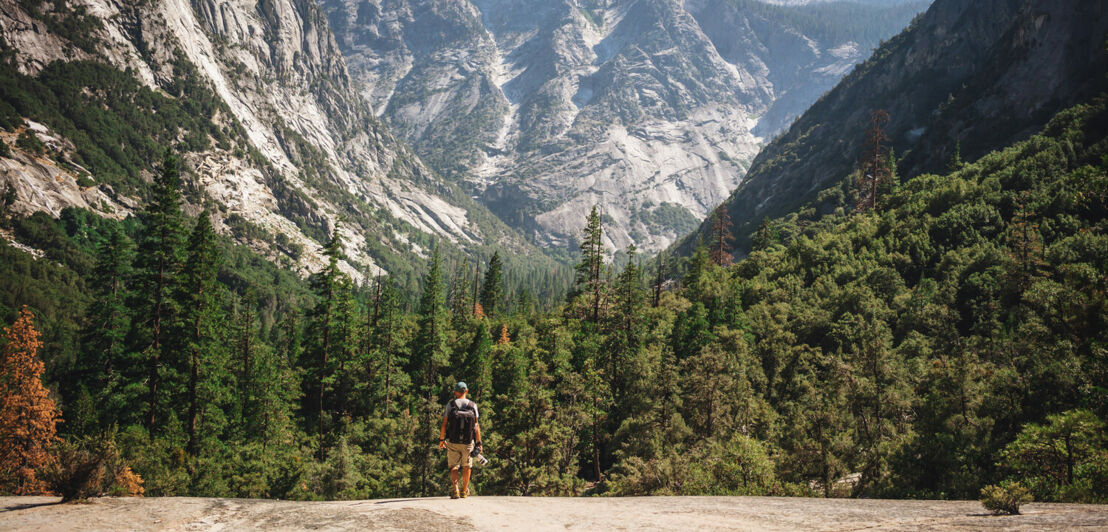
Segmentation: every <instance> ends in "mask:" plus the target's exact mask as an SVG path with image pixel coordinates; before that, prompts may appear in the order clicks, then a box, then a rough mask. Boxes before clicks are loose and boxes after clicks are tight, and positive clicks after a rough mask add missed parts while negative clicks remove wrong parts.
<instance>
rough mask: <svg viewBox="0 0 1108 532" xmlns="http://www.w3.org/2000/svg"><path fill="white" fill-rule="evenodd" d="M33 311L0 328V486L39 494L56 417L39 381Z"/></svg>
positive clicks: (43, 486)
mask: <svg viewBox="0 0 1108 532" xmlns="http://www.w3.org/2000/svg"><path fill="white" fill-rule="evenodd" d="M39 336H40V335H39V332H38V331H36V330H35V325H34V316H33V315H32V314H31V311H29V310H27V307H23V309H22V310H20V311H19V317H18V318H17V319H16V320H15V323H14V324H12V326H11V327H5V329H4V346H3V351H0V491H6V492H11V493H15V494H16V495H38V494H41V493H43V492H45V491H46V489H47V486H46V484H45V482H44V481H43V479H41V478H39V476H37V475H38V473H39V472H40V471H41V469H42V468H43V467H45V466H46V465H48V464H49V463H50V462H51V461H52V457H51V455H50V453H49V450H50V447H51V446H52V445H53V444H54V442H55V441H57V435H56V434H57V423H58V421H60V419H61V415H60V414H59V412H58V409H57V407H56V406H55V404H54V400H53V399H50V397H49V393H50V392H49V390H47V389H46V387H45V386H43V384H42V373H43V372H44V371H45V369H46V368H45V365H44V364H43V363H42V361H41V360H39V358H38V350H39V348H40V347H42V342H41V341H40V340H39Z"/></svg>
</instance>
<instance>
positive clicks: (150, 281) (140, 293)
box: [131, 150, 184, 429]
mask: <svg viewBox="0 0 1108 532" xmlns="http://www.w3.org/2000/svg"><path fill="white" fill-rule="evenodd" d="M178 165H179V161H178V159H177V156H176V155H174V154H173V153H172V152H170V151H168V150H167V151H166V154H165V159H164V160H163V162H162V172H161V174H159V175H158V177H157V178H155V179H154V193H153V198H152V199H151V201H150V204H149V205H147V207H146V210H145V211H143V213H142V220H143V224H144V231H143V234H142V238H141V240H140V244H139V248H138V254H137V256H136V257H135V270H136V271H135V285H136V286H135V291H134V297H135V301H134V304H132V306H131V308H132V309H133V310H134V314H133V318H132V324H131V325H132V337H133V339H134V342H133V344H132V345H133V349H134V351H135V352H136V353H140V356H141V360H142V361H143V362H144V364H143V365H145V367H146V388H147V390H146V393H147V413H146V416H145V419H144V422H145V424H146V426H147V427H148V428H151V429H152V428H153V427H154V426H155V424H156V423H157V422H158V420H159V418H160V414H161V410H160V405H159V399H160V394H161V393H162V390H160V389H159V386H160V385H161V382H162V373H163V368H162V364H163V361H162V349H163V347H164V343H165V339H166V333H167V329H168V326H169V325H170V324H171V323H172V319H173V316H174V314H175V310H176V309H175V305H174V301H173V290H174V287H175V286H176V283H177V277H178V274H179V273H180V270H181V255H182V244H183V242H184V229H183V227H182V215H181V192H180V190H179V189H180V186H181V183H180V180H181V175H180V170H179V168H178ZM139 380H141V378H140V379H139Z"/></svg>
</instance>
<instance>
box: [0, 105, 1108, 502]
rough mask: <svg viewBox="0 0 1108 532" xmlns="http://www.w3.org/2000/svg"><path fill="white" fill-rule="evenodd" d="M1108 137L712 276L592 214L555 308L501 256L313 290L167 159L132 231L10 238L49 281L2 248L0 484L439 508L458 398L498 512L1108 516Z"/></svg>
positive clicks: (886, 209) (1040, 156)
mask: <svg viewBox="0 0 1108 532" xmlns="http://www.w3.org/2000/svg"><path fill="white" fill-rule="evenodd" d="M1105 131H1108V102H1106V101H1105V100H1104V99H1099V100H1096V101H1094V102H1092V103H1090V104H1086V105H1080V106H1077V107H1074V108H1071V109H1068V110H1066V111H1064V112H1062V113H1060V114H1058V115H1057V116H1056V117H1055V118H1054V119H1053V120H1052V121H1051V122H1050V123H1049V125H1048V126H1047V127H1046V128H1045V129H1043V130H1042V131H1041V132H1040V133H1039V134H1037V135H1035V136H1033V137H1031V138H1030V139H1029V140H1027V141H1024V142H1020V143H1018V144H1016V145H1014V146H1011V147H1008V148H1006V149H1003V150H999V151H996V152H993V153H990V154H988V155H986V156H984V157H982V158H980V159H979V160H977V161H972V162H969V161H962V160H960V158H958V159H956V160H952V161H951V163H950V167H949V169H948V171H947V172H946V173H945V174H944V175H922V176H919V177H916V178H914V179H911V180H908V181H906V182H900V179H899V178H898V176H897V175H896V161H895V159H892V158H889V157H881V158H879V159H880V160H879V161H875V164H878V165H882V169H881V170H880V171H878V170H874V171H872V172H871V173H870V174H868V175H869V177H870V178H871V179H869V180H866V179H863V178H861V177H857V176H855V177H849V176H848V177H844V179H843V181H842V184H841V185H840V186H838V187H836V188H833V189H831V190H829V191H828V192H827V193H826V195H827V196H828V197H830V198H831V201H834V202H836V203H837V204H838V205H839V207H838V208H837V209H836V210H835V211H834V212H833V213H830V214H827V215H821V216H816V215H815V213H813V212H811V211H803V210H802V211H800V212H797V213H793V214H791V215H789V216H786V217H783V218H778V219H767V220H764V221H763V222H762V224H761V227H760V228H759V229H758V231H757V232H756V233H755V234H754V235H753V242H754V245H753V249H752V250H751V251H750V253H749V254H748V255H746V256H745V257H744V258H742V259H741V260H738V261H736V262H734V263H731V262H730V260H729V259H730V254H729V253H726V250H727V249H729V246H730V241H731V240H732V238H731V236H730V234H729V232H728V220H727V218H726V213H725V212H721V213H717V214H716V215H715V218H714V220H713V223H712V231H713V236H712V239H711V240H710V241H702V243H701V245H700V246H699V248H698V249H697V250H696V252H695V254H693V255H692V256H691V257H689V258H688V259H685V260H680V261H679V260H675V259H672V258H670V257H668V256H667V255H666V254H660V255H657V256H655V257H653V258H647V257H644V256H640V255H638V254H636V253H635V252H634V250H633V249H632V250H631V251H630V252H629V254H628V258H627V260H626V261H625V264H624V265H623V266H622V267H618V268H617V267H615V266H613V264H612V263H611V262H610V261H608V260H606V258H605V257H606V254H605V252H606V250H605V249H604V243H603V242H604V241H603V239H602V238H601V237H602V235H603V232H604V223H603V216H602V213H601V212H600V211H599V210H598V209H597V208H594V209H593V210H592V212H591V213H590V214H588V219H587V224H586V230H585V232H584V234H583V235H582V236H581V240H580V242H581V244H580V254H579V262H578V265H577V268H576V277H575V284H574V285H573V288H572V290H571V291H570V292H569V293H567V294H565V295H564V296H563V297H559V298H556V299H549V300H545V301H542V300H536V299H535V298H533V297H531V296H529V295H528V294H529V293H530V290H529V289H528V287H526V286H517V287H511V288H509V287H508V286H506V284H505V281H504V277H505V272H504V271H502V268H503V266H502V264H503V263H502V261H501V260H500V257H499V256H498V254H493V255H492V256H491V257H489V258H488V260H487V262H484V263H483V264H477V265H476V267H474V265H473V264H470V263H462V262H457V261H455V262H448V261H445V260H443V258H442V256H443V255H444V253H443V249H442V247H443V246H444V245H445V244H441V243H440V244H438V245H437V246H436V247H435V248H434V249H435V251H434V254H433V255H432V256H431V257H430V260H429V261H428V263H429V267H428V269H427V270H426V272H425V273H424V275H423V278H422V282H421V284H420V288H419V290H418V293H411V294H409V293H404V292H403V291H402V290H400V289H399V288H398V286H397V283H396V282H394V281H393V280H392V279H390V278H389V277H388V276H376V277H367V278H366V279H365V280H364V281H363V282H361V283H356V282H354V281H353V280H352V279H351V277H350V276H349V275H348V274H346V273H344V272H343V271H342V270H341V269H340V268H339V267H338V264H339V261H340V260H341V259H342V258H343V255H344V242H343V240H342V239H341V238H339V237H335V238H332V239H330V241H329V243H328V244H327V246H326V249H325V254H326V257H328V259H329V262H328V264H327V265H326V266H325V267H324V268H322V269H320V270H319V271H316V272H314V273H313V274H312V275H311V276H310V278H308V279H307V280H302V279H300V278H298V277H297V276H295V275H294V274H292V273H290V272H288V271H284V270H282V269H279V268H277V267H276V266H274V265H272V264H271V263H269V262H267V261H265V260H263V259H261V258H260V257H258V256H257V255H255V254H253V253H252V252H251V251H250V250H248V249H246V248H244V247H242V246H239V245H233V244H231V243H230V242H229V241H228V240H227V239H226V238H225V237H221V236H219V235H217V234H216V233H215V232H213V229H212V224H211V222H210V220H209V215H208V213H207V212H201V213H199V215H197V216H188V215H186V214H184V213H183V211H182V208H181V202H182V200H181V197H180V192H179V187H180V183H179V180H180V175H179V168H178V164H179V162H178V157H177V156H176V155H175V154H174V153H172V151H167V152H166V154H165V156H164V158H163V160H162V161H161V162H160V163H159V164H158V167H159V169H160V171H159V174H158V175H157V177H156V179H155V183H154V185H153V189H152V190H153V192H152V194H151V195H150V200H149V202H148V203H147V204H146V205H145V206H144V207H143V208H142V211H141V215H140V216H135V217H131V218H127V219H126V220H123V221H114V220H110V219H106V218H100V217H96V216H92V215H90V214H89V213H88V212H85V211H82V210H80V209H67V210H66V211H64V212H63V213H62V216H61V217H60V218H58V219H54V218H51V217H49V216H46V215H44V214H41V213H40V214H36V215H34V216H28V217H20V216H16V215H13V214H11V213H8V212H6V213H5V214H4V220H3V221H4V225H5V228H6V230H8V231H11V232H12V233H14V234H16V235H19V236H20V237H21V239H22V240H23V241H27V242H33V243H34V245H35V247H36V248H38V249H42V250H44V251H45V257H44V258H43V259H41V260H36V259H35V258H33V257H30V256H29V255H27V254H25V253H23V252H21V251H20V250H18V249H15V248H13V247H12V246H10V245H8V244H2V245H0V253H3V255H4V260H3V269H4V271H3V274H2V275H0V283H2V291H0V294H2V297H3V300H2V304H3V306H2V307H0V310H2V315H3V316H4V317H5V319H6V321H7V325H9V327H7V328H6V329H5V340H4V358H3V364H2V367H3V380H0V386H3V390H4V393H3V394H2V397H3V402H2V403H0V432H3V433H5V434H16V433H17V432H18V433H19V434H21V436H20V437H19V438H23V439H24V440H27V441H31V442H33V445H30V446H25V445H23V444H22V443H21V440H19V439H16V440H12V439H11V438H5V439H4V445H5V446H7V447H8V448H7V449H5V450H4V452H3V453H0V454H2V455H3V456H4V458H3V461H2V462H0V474H2V477H0V479H2V480H3V486H4V489H5V491H10V492H16V493H18V492H21V490H23V491H33V490H34V489H35V486H36V485H37V486H39V487H40V488H41V486H43V485H45V484H46V483H48V482H50V481H51V479H55V480H56V479H58V478H68V479H71V478H72V477H73V476H74V475H77V474H79V472H75V471H73V470H72V468H73V467H76V466H74V465H73V464H74V463H76V464H78V466H79V465H80V464H83V463H85V462H88V461H91V460H99V461H100V462H103V463H110V464H111V466H110V467H109V468H108V469H107V471H109V474H108V477H110V478H108V477H106V478H105V479H103V480H102V482H104V483H105V484H107V485H110V486H111V487H110V489H111V490H115V491H116V492H126V491H127V490H132V491H133V490H134V489H136V487H137V486H136V485H135V480H134V479H135V478H136V477H138V478H140V479H141V488H138V489H141V490H143V491H144V492H145V494H146V495H147V496H151V495H205V496H221V497H269V498H282V499H285V498H288V499H364V498H377V497H402V496H420V495H431V494H439V493H442V492H443V490H444V485H445V484H444V483H445V482H446V481H447V480H446V478H445V475H444V474H443V473H442V471H443V464H442V462H443V461H444V457H443V456H442V454H440V453H439V452H438V451H437V449H436V448H435V446H434V445H433V443H434V442H435V440H436V439H437V434H438V420H439V418H440V416H441V407H442V404H443V403H444V402H445V401H446V400H447V398H448V396H449V392H450V391H451V390H452V389H453V388H452V387H453V383H454V382H455V381H457V380H464V381H466V382H467V383H469V386H470V389H471V390H472V397H473V398H474V399H475V400H476V401H477V402H478V404H479V405H481V413H482V416H481V423H482V427H483V431H484V434H485V448H486V450H487V453H488V454H489V456H490V458H491V459H492V461H491V463H490V464H489V466H487V467H486V468H483V469H480V470H478V471H477V472H476V473H475V474H474V488H473V489H474V490H475V491H476V492H478V493H480V494H517V495H579V494H600V495H645V494H684V495H701V494H715V495H719V494H771V495H812V496H855V497H860V496H865V497H893V498H897V497H926V498H975V497H976V496H977V494H978V492H979V491H980V490H981V488H982V487H983V486H985V485H989V484H998V483H1003V482H1007V481H1010V480H1011V481H1016V480H1018V481H1020V482H1022V483H1023V484H1024V485H1025V486H1026V487H1027V488H1028V489H1029V490H1030V491H1031V492H1032V493H1033V495H1034V497H1035V499H1036V500H1042V501H1082V502H1104V501H1105V500H1106V497H1108V454H1106V449H1108V440H1106V430H1105V423H1104V419H1105V416H1106V415H1108V388H1106V385H1105V383H1108V351H1106V345H1108V344H1106V342H1108V337H1106V336H1105V335H1106V334H1108V332H1106V331H1108V323H1105V319H1106V316H1108V292H1106V290H1108V277H1106V275H1105V272H1106V271H1108V268H1106V266H1108V236H1106V232H1105V224H1106V223H1108V221H1106V219H1105V213H1106V212H1108V205H1106V201H1108V196H1106V194H1108V173H1106V171H1108V140H1106V138H1105V135H1104V133H1105ZM893 157H895V156H893ZM858 175H859V176H860V174H858ZM878 177H880V179H878ZM859 198H861V199H862V201H859ZM825 200H826V198H825ZM43 362H44V363H45V364H43ZM36 383H37V384H36ZM44 383H45V386H46V387H48V388H49V393H47V388H45V387H44ZM21 404H25V405H30V406H20V405H21ZM20 408H31V409H33V410H34V411H35V412H36V413H35V415H34V416H33V418H34V420H35V422H34V425H33V427H32V429H30V430H31V432H30V433H25V432H19V431H21V430H23V429H21V428H18V427H17V426H16V425H15V423H16V422H17V421H18V419H17V416H16V415H15V414H14V413H13V412H16V411H17V410H18V409H20ZM47 446H49V447H51V448H52V449H53V450H52V451H50V452H47V450H45V448H46V447H47ZM16 448H18V449H22V450H20V451H19V452H16V451H15V450H13V449H16ZM67 468H68V469H67ZM846 478H849V479H851V481H849V482H846V481H844V480H843V479H846Z"/></svg>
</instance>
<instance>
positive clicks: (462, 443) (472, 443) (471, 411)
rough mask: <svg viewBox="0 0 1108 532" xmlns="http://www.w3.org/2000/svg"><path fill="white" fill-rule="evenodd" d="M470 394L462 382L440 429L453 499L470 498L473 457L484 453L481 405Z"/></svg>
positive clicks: (455, 389)
mask: <svg viewBox="0 0 1108 532" xmlns="http://www.w3.org/2000/svg"><path fill="white" fill-rule="evenodd" d="M468 393H469V387H467V386H466V383H464V382H459V383H458V384H456V385H455V386H454V399H453V400H451V401H450V402H449V403H446V410H444V411H443V413H442V427H441V428H440V430H439V449H446V463H447V465H448V466H449V467H450V482H451V483H452V484H453V485H454V492H453V493H451V494H450V498H451V499H457V498H465V497H468V496H469V473H470V469H471V468H472V466H473V455H475V454H480V453H481V425H480V424H479V423H477V418H478V416H479V414H478V413H477V403H474V402H473V401H470V400H469V399H468V398H466V394H468ZM474 451H476V452H474ZM458 469H461V470H462V487H461V490H459V489H458Z"/></svg>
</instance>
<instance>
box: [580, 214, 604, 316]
mask: <svg viewBox="0 0 1108 532" xmlns="http://www.w3.org/2000/svg"><path fill="white" fill-rule="evenodd" d="M580 248H581V262H580V263H578V264H577V287H578V290H580V291H581V292H588V293H591V294H592V321H593V322H596V321H597V320H599V319H600V297H601V287H602V284H603V281H602V280H601V278H602V277H603V275H604V228H603V225H602V221H601V219H600V212H599V210H598V208H597V206H596V205H593V207H592V211H591V212H590V213H589V218H588V221H587V222H586V223H585V233H584V238H583V239H582V240H581V246H580Z"/></svg>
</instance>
